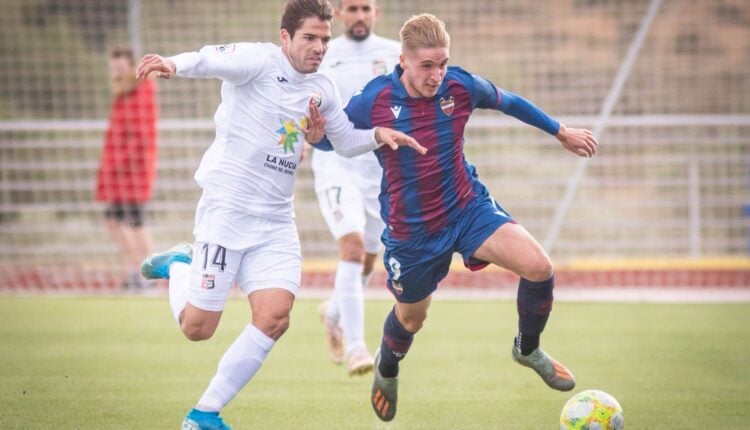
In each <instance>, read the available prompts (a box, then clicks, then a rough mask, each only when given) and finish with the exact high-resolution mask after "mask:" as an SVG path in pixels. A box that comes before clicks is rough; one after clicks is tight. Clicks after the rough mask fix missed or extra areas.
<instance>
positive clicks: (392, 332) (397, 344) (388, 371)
mask: <svg viewBox="0 0 750 430" xmlns="http://www.w3.org/2000/svg"><path fill="white" fill-rule="evenodd" d="M413 340H414V334H413V333H410V332H409V331H407V330H406V329H405V328H404V326H403V325H401V322H399V320H398V318H396V308H395V307H394V308H393V309H392V310H391V312H390V313H389V314H388V317H386V319H385V324H383V341H382V342H381V344H380V365H379V366H378V370H379V371H380V374H381V375H383V376H384V377H386V378H395V377H396V376H398V362H399V361H401V360H403V359H404V356H406V353H407V352H408V351H409V347H410V346H411V343H412V341H413Z"/></svg>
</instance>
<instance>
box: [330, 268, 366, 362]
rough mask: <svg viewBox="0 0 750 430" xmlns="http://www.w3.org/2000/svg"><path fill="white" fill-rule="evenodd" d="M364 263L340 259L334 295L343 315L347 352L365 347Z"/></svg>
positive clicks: (341, 320) (342, 322)
mask: <svg viewBox="0 0 750 430" xmlns="http://www.w3.org/2000/svg"><path fill="white" fill-rule="evenodd" d="M362 270H363V265H362V263H353V262H351V261H339V266H338V269H336V281H335V283H334V287H333V288H334V290H333V296H334V298H335V300H336V304H337V306H338V311H339V314H340V315H341V318H340V322H341V328H342V329H343V331H344V344H345V345H346V353H347V354H349V353H350V352H351V351H353V350H354V349H357V348H364V347H365V323H364V318H365V310H364V302H363V300H364V299H363V297H362Z"/></svg>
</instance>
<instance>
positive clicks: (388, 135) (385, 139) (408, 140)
mask: <svg viewBox="0 0 750 430" xmlns="http://www.w3.org/2000/svg"><path fill="white" fill-rule="evenodd" d="M375 140H376V141H377V142H378V144H380V145H388V146H390V147H391V149H392V150H394V151H395V150H397V149H398V147H399V146H408V147H409V148H412V149H414V150H415V151H417V152H419V153H420V154H422V155H424V154H426V153H427V148H425V147H424V146H422V145H420V144H419V142H417V141H416V140H415V139H414V138H413V137H411V136H409V135H408V134H405V133H402V132H400V131H398V130H393V129H391V128H386V127H378V128H376V129H375Z"/></svg>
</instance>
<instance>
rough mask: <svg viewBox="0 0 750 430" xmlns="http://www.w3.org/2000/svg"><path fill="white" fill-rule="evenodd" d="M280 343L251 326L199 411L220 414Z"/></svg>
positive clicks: (232, 349)
mask: <svg viewBox="0 0 750 430" xmlns="http://www.w3.org/2000/svg"><path fill="white" fill-rule="evenodd" d="M275 343H276V341H274V340H273V339H271V338H270V337H268V336H266V335H265V334H263V332H261V331H260V330H258V329H257V328H255V326H253V325H252V324H248V325H247V327H245V329H244V330H242V333H240V335H239V336H238V337H237V339H236V340H235V341H234V343H233V344H232V345H231V346H230V347H229V349H227V352H225V353H224V356H223V357H221V360H220V361H219V368H218V370H217V371H216V375H214V377H213V379H211V383H209V384H208V388H206V392H205V393H203V396H202V397H201V399H200V400H199V401H198V405H197V406H196V409H198V410H200V411H205V412H219V411H220V410H221V409H222V408H223V407H224V406H226V404H227V403H229V401H230V400H232V398H233V397H234V396H235V395H236V394H237V393H238V392H239V391H240V390H241V389H242V387H244V386H245V385H246V384H247V383H248V382H250V379H252V378H253V376H255V373H257V372H258V369H260V365H261V364H263V360H265V359H266V356H267V355H268V353H269V351H271V348H273V346H274V344H275Z"/></svg>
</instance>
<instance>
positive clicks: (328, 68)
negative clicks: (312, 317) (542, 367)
mask: <svg viewBox="0 0 750 430" xmlns="http://www.w3.org/2000/svg"><path fill="white" fill-rule="evenodd" d="M377 15H378V9H377V7H376V2H375V0H339V2H338V7H337V8H336V12H335V17H336V19H338V20H339V21H340V22H341V25H342V29H343V34H342V35H341V36H339V37H337V38H336V39H334V40H332V41H331V43H330V45H329V47H328V53H327V54H326V57H325V60H324V61H323V64H321V66H320V71H321V72H323V73H325V74H327V75H328V76H330V77H331V79H333V82H334V83H335V84H336V86H337V87H338V90H339V94H340V96H341V101H342V105H343V106H346V104H347V103H348V102H349V99H350V98H351V96H352V95H353V94H354V93H355V92H356V91H357V90H360V89H362V88H363V87H364V86H365V84H367V83H368V82H369V81H370V80H371V79H372V78H374V77H376V76H379V75H384V74H386V73H389V72H390V71H392V70H393V68H394V67H395V66H396V64H398V62H399V55H400V54H401V44H400V43H399V42H397V41H395V40H390V39H385V38H383V37H380V36H378V35H376V34H373V33H372V30H373V27H374V25H375V20H376V17H377ZM312 169H313V173H314V174H315V192H316V194H317V196H318V203H319V205H320V210H321V212H322V213H323V218H324V219H325V221H326V224H327V225H328V228H329V229H330V230H331V233H332V234H333V237H334V238H335V239H336V241H337V242H338V246H339V258H340V261H339V262H338V267H337V269H336V277H335V281H334V289H333V294H332V296H331V298H330V300H327V301H325V302H323V303H321V306H320V307H319V308H318V313H319V314H320V318H321V320H322V321H323V323H324V326H325V330H326V344H327V347H328V355H329V357H330V358H331V360H332V361H333V362H334V363H336V364H340V363H342V362H343V360H344V357H345V356H346V357H348V366H347V371H348V373H349V375H363V374H365V373H367V372H369V371H371V370H372V366H373V358H372V356H371V355H370V353H369V352H368V351H367V346H366V344H365V337H364V299H363V295H362V289H363V287H365V286H366V285H367V280H368V279H369V277H370V274H371V273H372V270H373V265H374V262H375V258H376V257H377V253H378V251H379V250H380V246H381V245H380V234H381V233H382V231H383V228H384V227H385V225H384V224H383V221H382V220H381V219H380V203H379V202H378V195H379V194H380V182H381V177H382V175H383V170H382V168H381V167H380V164H379V163H378V160H377V158H376V157H375V154H373V153H372V152H369V153H365V154H362V155H359V156H356V157H352V158H344V157H341V156H340V155H338V154H336V153H333V152H322V151H315V153H314V154H313V158H312Z"/></svg>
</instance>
